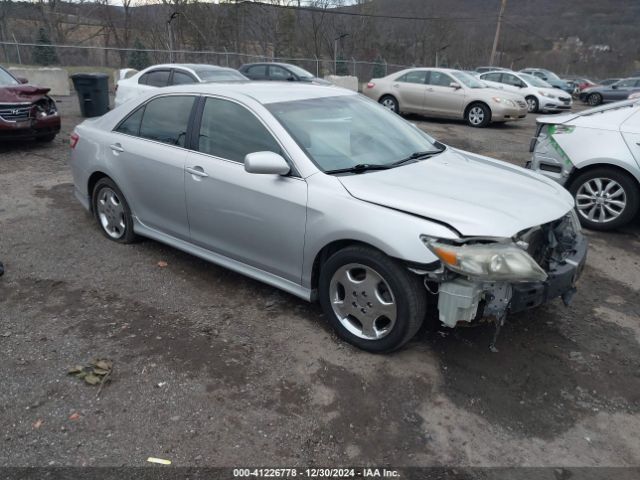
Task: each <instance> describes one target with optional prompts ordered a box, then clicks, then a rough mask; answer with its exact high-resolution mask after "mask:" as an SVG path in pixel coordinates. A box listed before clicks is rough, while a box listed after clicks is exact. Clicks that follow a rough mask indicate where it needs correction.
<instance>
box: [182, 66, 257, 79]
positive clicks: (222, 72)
mask: <svg viewBox="0 0 640 480" xmlns="http://www.w3.org/2000/svg"><path fill="white" fill-rule="evenodd" d="M195 72H196V73H197V74H198V76H199V77H200V78H201V79H202V81H203V82H233V81H240V80H247V77H245V76H244V75H242V74H241V73H240V72H237V71H235V70H232V69H228V70H227V69H217V68H216V69H213V68H211V69H208V68H206V69H200V70H196V71H195Z"/></svg>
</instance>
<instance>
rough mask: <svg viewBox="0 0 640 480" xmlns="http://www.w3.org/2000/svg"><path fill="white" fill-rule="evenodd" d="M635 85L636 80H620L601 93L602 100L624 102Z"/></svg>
mask: <svg viewBox="0 0 640 480" xmlns="http://www.w3.org/2000/svg"><path fill="white" fill-rule="evenodd" d="M635 85H636V80H635V79H633V78H627V79H625V80H620V81H619V82H618V83H614V84H613V85H611V87H609V88H608V89H607V90H606V91H605V92H603V96H604V99H605V100H609V101H616V100H624V99H626V98H627V97H628V96H629V94H630V93H631V91H632V90H633V88H634V87H635ZM614 87H615V88H614Z"/></svg>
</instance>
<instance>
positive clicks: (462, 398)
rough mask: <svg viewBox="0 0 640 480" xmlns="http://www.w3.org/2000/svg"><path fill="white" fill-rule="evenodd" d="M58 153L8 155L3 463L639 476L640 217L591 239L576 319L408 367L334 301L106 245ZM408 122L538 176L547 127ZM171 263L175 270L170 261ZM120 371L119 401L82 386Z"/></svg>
mask: <svg viewBox="0 0 640 480" xmlns="http://www.w3.org/2000/svg"><path fill="white" fill-rule="evenodd" d="M60 106H61V109H62V112H63V114H64V127H63V133H62V134H61V135H60V136H59V137H58V138H57V139H56V140H55V142H54V143H53V144H52V145H37V144H13V145H0V260H2V261H3V262H4V264H5V267H6V274H5V276H4V277H2V278H1V279H0V319H1V320H0V379H1V382H0V466H32V465H39V466H47V465H74V466H82V465H91V466H120V465H126V466H142V465H145V464H146V459H147V457H149V456H155V457H161V458H166V459H170V460H171V461H172V462H173V464H174V465H185V466H186V465H189V466H205V465H206V466H245V465H264V466H284V465H290V466H291V465H298V466H306V465H323V466H345V465H384V464H391V465H394V466H423V465H453V466H468V465H473V466H509V465H524V466H548V465H553V466H638V465H640V435H638V432H640V281H639V280H640V264H639V263H640V227H639V226H638V225H637V224H636V225H634V226H633V227H631V228H628V229H626V230H625V231H623V232H617V233H606V234H600V233H598V234H595V233H589V234H588V235H589V237H590V241H591V250H590V253H589V260H588V266H587V268H586V270H585V273H584V276H583V278H582V279H581V281H580V284H579V291H578V294H577V295H576V297H575V301H574V304H573V306H572V307H570V308H566V307H564V306H563V305H562V303H561V302H560V301H559V300H558V301H554V302H553V303H551V304H549V305H546V306H544V307H542V308H539V309H537V310H533V311H529V312H527V313H523V314H520V315H513V316H512V317H511V318H510V319H509V321H508V323H507V325H506V326H505V328H504V330H503V333H502V335H501V338H500V339H499V343H498V347H499V350H500V351H499V353H491V352H490V351H489V348H488V345H489V342H490V338H491V335H492V334H493V329H492V328H491V327H489V326H485V327H478V328H467V329H458V330H445V329H443V330H441V331H440V332H436V333H429V332H421V333H420V334H419V335H418V336H417V337H416V338H415V339H414V340H413V341H412V342H411V343H410V344H409V345H408V346H407V347H406V348H404V349H403V350H402V351H400V352H398V353H395V354H392V355H377V356H376V355H371V354H368V353H365V352H362V351H359V350H356V349H355V348H352V347H351V346H349V345H347V344H345V343H344V342H342V341H339V340H338V339H337V338H336V337H335V336H334V335H333V333H332V332H331V331H330V330H329V328H328V326H327V323H326V321H325V319H324V318H323V316H322V314H321V312H320V309H319V307H317V306H316V305H309V304H306V303H304V302H303V301H301V300H298V299H297V298H294V297H292V296H290V295H288V294H285V293H283V292H280V291H278V290H275V289H274V288H271V287H268V286H265V285H263V284H260V283H258V282H255V281H253V280H250V279H247V278H245V277H242V276H240V275H238V274H235V273H233V272H230V271H228V270H225V269H223V268H219V267H216V266H214V265H211V264H208V263H206V262H204V261H202V260H199V259H197V258H195V257H192V256H189V255H187V254H184V253H181V252H179V251H177V250H174V249H172V248H169V247H166V246H164V245H161V244H159V243H156V242H154V241H150V240H146V241H143V242H142V243H139V244H136V245H130V246H123V245H118V244H115V243H113V242H110V241H108V240H107V239H105V238H104V237H103V236H102V235H101V234H100V232H99V231H98V228H97V227H96V226H95V225H94V222H93V220H92V219H91V218H90V217H89V215H88V214H87V213H86V212H85V211H84V210H83V209H82V207H81V206H80V204H79V203H78V202H77V201H76V200H75V199H74V198H73V196H72V184H71V182H72V180H71V174H70V171H69V167H68V149H69V147H68V136H69V132H70V131H71V129H72V128H73V126H74V125H75V124H76V123H78V122H79V121H80V118H79V116H78V114H77V112H78V108H77V102H76V101H75V100H74V99H73V98H61V99H60ZM410 120H411V121H413V122H416V123H418V124H419V126H420V127H421V128H423V129H425V130H426V131H428V132H429V133H431V134H432V135H434V136H435V137H436V138H438V139H439V140H441V141H443V142H444V143H448V144H450V145H453V146H456V147H460V148H463V149H467V150H471V151H474V152H479V153H482V154H485V155H490V156H495V157H497V158H500V159H502V160H505V161H509V162H514V163H516V164H524V162H525V161H526V160H527V158H528V156H529V154H528V144H529V140H530V137H531V135H532V134H533V131H534V118H533V117H528V118H527V119H526V120H525V121H522V122H520V123H516V124H507V125H498V126H492V127H490V128H488V129H483V130H478V129H472V128H469V127H467V126H465V125H463V124H462V123H456V122H449V121H427V120H425V119H423V118H420V117H410ZM158 262H166V263H167V266H166V267H164V268H163V267H160V266H159V265H158ZM94 357H99V358H108V359H111V360H112V361H113V364H114V367H113V368H114V369H113V374H112V376H111V377H112V382H111V383H110V384H108V385H107V386H105V387H104V388H103V389H102V392H101V394H100V396H99V397H98V396H97V395H96V393H97V390H98V389H97V388H96V387H90V386H88V385H85V384H83V382H82V381H79V380H78V379H76V378H74V377H72V376H69V375H67V370H68V369H69V368H70V367H72V366H74V365H76V364H85V363H87V362H88V361H89V360H91V359H92V358H94Z"/></svg>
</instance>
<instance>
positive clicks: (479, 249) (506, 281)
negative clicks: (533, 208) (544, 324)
mask: <svg viewBox="0 0 640 480" xmlns="http://www.w3.org/2000/svg"><path fill="white" fill-rule="evenodd" d="M422 240H423V242H424V243H425V245H426V246H427V247H428V248H429V249H430V250H431V251H432V252H433V253H434V254H435V255H436V256H437V257H438V258H439V259H440V266H439V268H438V269H436V270H433V271H428V272H424V274H425V277H424V279H425V286H426V287H427V289H428V290H429V291H430V292H432V293H437V295H438V312H439V319H440V321H441V322H442V323H443V324H444V325H446V326H448V327H455V326H456V325H458V324H461V323H462V324H465V323H467V324H472V323H479V322H480V321H481V320H483V319H489V320H493V321H495V322H496V325H497V327H498V329H497V331H496V335H497V332H498V331H499V327H500V326H501V325H502V324H503V322H504V320H505V318H506V316H507V314H508V313H515V312H519V311H522V310H526V309H529V308H533V307H537V306H538V305H541V304H542V303H545V302H547V301H550V300H552V299H554V298H557V297H561V298H562V300H563V301H564V303H565V304H566V305H568V304H569V303H570V301H571V298H572V296H573V294H574V293H575V290H576V289H575V283H576V281H577V279H578V278H579V276H580V274H581V273H582V269H583V267H584V264H585V260H586V255H587V240H586V238H585V237H584V236H583V235H582V233H581V229H580V223H579V221H578V219H577V217H576V215H575V212H574V211H573V210H571V211H570V212H569V213H567V214H566V215H565V216H564V217H562V218H560V219H558V220H555V221H553V222H549V223H547V224H544V225H540V226H536V227H533V228H529V229H527V230H525V231H522V232H520V233H518V234H517V235H515V236H514V237H513V238H510V239H499V240H498V239H495V238H494V239H491V238H489V239H487V238H466V239H462V240H460V241H458V242H451V241H442V240H438V239H433V238H430V237H423V238H422ZM436 288H437V292H436V291H435V289H436ZM493 348H495V347H494V346H493V345H492V349H493Z"/></svg>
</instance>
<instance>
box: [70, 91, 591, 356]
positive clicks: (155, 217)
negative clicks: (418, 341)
mask: <svg viewBox="0 0 640 480" xmlns="http://www.w3.org/2000/svg"><path fill="white" fill-rule="evenodd" d="M71 147H72V149H71V152H72V153H71V157H72V158H71V166H72V170H73V176H74V183H75V195H76V197H77V198H78V200H79V201H80V202H81V203H82V205H84V207H85V208H86V209H87V210H89V211H90V212H91V213H92V215H93V216H94V217H95V220H96V223H97V225H98V227H99V228H100V230H101V231H102V233H103V234H104V235H105V236H106V237H107V238H109V239H111V240H113V241H115V242H120V243H129V242H133V241H134V240H136V238H138V237H139V236H143V237H148V238H152V239H155V240H158V241H160V242H164V243H166V244H168V245H171V246H173V247H175V248H178V249H180V250H184V251H186V252H189V253H191V254H193V255H197V256H198V257H201V258H203V259H206V260H208V261H211V262H213V263H216V264H218V265H222V266H224V267H227V268H229V269H232V270H235V271H238V272H240V273H243V274H245V275H247V276H250V277H252V278H255V279H258V280H261V281H263V282H266V283H268V284H270V285H273V286H274V287H277V288H280V289H282V290H285V291H287V292H290V293H291V294H293V295H296V296H298V297H301V298H303V299H305V300H308V301H318V302H319V303H320V304H321V306H322V308H323V310H324V312H325V314H326V317H327V319H328V321H329V323H330V324H331V325H332V327H333V328H334V329H335V330H336V332H337V333H338V334H339V335H340V336H341V337H342V338H344V339H345V340H347V341H348V342H350V343H352V344H354V345H356V346H358V347H360V348H363V349H365V350H368V351H372V352H385V351H391V350H394V349H397V348H399V347H400V346H402V345H403V344H405V343H406V342H407V341H409V340H410V339H411V338H412V337H413V336H414V334H415V333H416V332H417V331H418V329H419V328H420V326H421V324H422V323H423V321H424V320H425V317H427V305H428V304H431V305H433V307H434V309H429V311H435V307H437V311H438V313H437V315H435V316H436V321H437V320H439V321H440V322H441V323H442V324H444V325H446V326H448V327H455V326H456V325H457V324H458V323H460V322H463V323H476V322H479V321H480V320H481V319H483V318H489V319H493V320H494V321H495V323H496V325H497V326H498V327H499V326H500V325H501V324H502V323H503V322H504V319H505V317H506V316H507V314H508V313H510V312H518V311H521V310H524V309H527V308H531V307H536V306H538V305H540V304H541V303H543V302H547V301H550V300H552V299H554V298H557V297H562V298H563V300H565V302H566V303H568V302H569V300H570V298H571V296H572V295H573V293H574V291H575V283H576V280H577V278H578V276H579V275H580V272H581V270H582V266H583V265H584V262H585V258H586V249H587V245H586V240H585V239H584V237H583V236H582V234H581V232H580V226H579V222H578V221H577V219H576V216H575V213H574V210H573V204H574V203H573V199H572V197H571V195H570V194H569V193H568V192H566V191H565V190H564V189H563V188H562V187H561V186H560V185H558V184H556V183H555V182H553V181H552V180H549V179H546V178H545V177H543V176H541V175H538V174H536V173H534V172H531V171H528V170H525V169H522V168H520V167H516V166H512V165H508V164H505V163H503V162H500V161H497V160H493V159H490V158H486V157H482V156H478V155H474V154H471V153H468V152H463V151H460V150H456V149H454V148H451V147H447V146H446V145H443V144H441V143H440V142H438V141H436V140H434V139H433V138H431V137H430V136H429V135H427V134H426V133H424V132H423V131H421V130H420V129H418V128H417V127H415V126H413V125H411V124H410V123H407V122H406V121H404V120H403V119H402V118H401V117H400V116H398V115H397V114H395V113H393V112H391V111H389V110H388V109H386V108H384V107H383V106H381V105H379V104H377V103H376V102H374V101H372V100H369V99H367V98H365V97H363V96H361V95H358V94H356V93H353V92H350V91H347V90H342V89H338V88H335V87H322V86H312V85H302V84H300V85H298V84H296V85H293V84H291V85H287V86H286V87H283V86H282V85H280V84H273V83H247V84H200V85H185V86H181V87H170V88H166V89H162V91H154V92H152V93H149V94H146V95H145V96H142V97H140V98H138V99H136V100H132V101H130V102H128V103H126V104H124V105H122V106H121V107H119V108H116V109H115V110H113V111H111V112H109V113H107V114H106V115H104V116H103V117H100V118H98V119H92V120H87V121H85V122H84V123H82V124H81V125H79V126H78V127H77V128H76V129H75V131H74V132H73V134H72V136H71ZM496 332H497V330H496Z"/></svg>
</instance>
